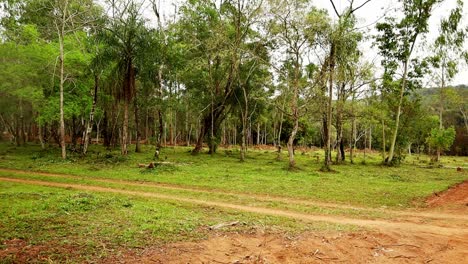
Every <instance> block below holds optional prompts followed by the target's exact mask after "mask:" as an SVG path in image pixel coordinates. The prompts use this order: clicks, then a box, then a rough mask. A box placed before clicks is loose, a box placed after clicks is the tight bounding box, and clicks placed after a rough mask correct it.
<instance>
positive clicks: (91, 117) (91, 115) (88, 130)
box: [83, 74, 99, 154]
mask: <svg viewBox="0 0 468 264" xmlns="http://www.w3.org/2000/svg"><path fill="white" fill-rule="evenodd" d="M98 86H99V80H98V76H97V75H96V74H94V94H93V106H92V107H91V112H90V113H89V120H88V125H87V126H86V130H85V137H84V145H83V154H86V152H87V151H88V144H89V137H90V134H91V132H92V131H93V122H94V111H95V109H96V104H97V93H98Z"/></svg>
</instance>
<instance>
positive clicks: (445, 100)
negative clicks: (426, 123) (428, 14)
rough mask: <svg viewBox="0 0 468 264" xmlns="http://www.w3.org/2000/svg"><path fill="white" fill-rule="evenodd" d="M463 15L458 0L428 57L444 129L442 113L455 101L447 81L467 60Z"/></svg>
mask: <svg viewBox="0 0 468 264" xmlns="http://www.w3.org/2000/svg"><path fill="white" fill-rule="evenodd" d="M462 15H463V1H461V0H458V1H457V6H456V7H455V8H454V9H453V10H452V11H451V12H450V14H449V16H448V17H444V18H442V19H441V21H440V25H439V36H438V37H437V38H436V40H435V43H434V45H433V52H434V55H432V56H430V57H429V62H430V64H431V66H432V67H433V71H434V75H433V76H434V79H435V80H434V81H435V83H436V85H437V86H438V87H439V90H438V96H437V97H438V98H437V99H436V101H437V108H438V112H439V129H440V130H443V129H444V124H443V114H444V111H445V110H446V107H447V106H449V105H453V104H454V102H455V101H456V97H457V95H456V92H455V91H453V90H448V89H447V83H449V82H450V81H451V80H453V78H454V77H455V75H456V74H457V73H458V70H459V69H458V68H459V66H458V65H459V62H460V60H462V59H464V60H465V61H467V62H468V51H466V50H465V49H464V44H465V38H466V35H467V33H468V28H463V27H462V26H461V19H462ZM441 150H442V149H441V148H440V147H439V148H437V155H436V162H439V160H440V152H441Z"/></svg>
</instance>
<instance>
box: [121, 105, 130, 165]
mask: <svg viewBox="0 0 468 264" xmlns="http://www.w3.org/2000/svg"><path fill="white" fill-rule="evenodd" d="M129 104H130V102H129V100H128V99H127V98H125V100H124V120H123V127H122V137H121V139H122V140H121V141H122V143H121V144H122V145H121V154H122V155H124V156H126V155H127V154H128V150H127V141H128V107H129Z"/></svg>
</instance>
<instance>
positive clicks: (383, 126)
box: [382, 119, 387, 162]
mask: <svg viewBox="0 0 468 264" xmlns="http://www.w3.org/2000/svg"><path fill="white" fill-rule="evenodd" d="M386 155H387V153H386V149H385V121H384V120H383V119H382V159H383V161H384V162H385V156H386Z"/></svg>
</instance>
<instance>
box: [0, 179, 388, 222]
mask: <svg viewBox="0 0 468 264" xmlns="http://www.w3.org/2000/svg"><path fill="white" fill-rule="evenodd" d="M1 176H3V177H7V178H17V179H32V180H42V181H47V182H58V183H70V184H80V185H92V186H101V187H109V188H114V189H121V190H129V191H140V192H145V193H157V194H163V195H169V196H175V197H180V198H189V199H198V200H203V201H213V202H223V203H231V204H237V205H246V206H255V207H268V208H275V209H281V210H289V211H295V212H304V213H314V214H325V215H342V216H348V217H353V216H354V217H359V218H391V217H394V215H392V214H391V213H388V212H380V211H371V210H366V209H348V208H334V207H324V206H322V205H320V206H319V205H308V204H301V203H295V202H293V201H289V200H287V199H285V200H284V201H280V200H275V198H277V197H273V198H270V197H268V196H250V195H245V194H235V193H219V192H218V193H214V192H213V190H211V191H205V190H201V191H191V190H180V189H179V190H174V189H167V188H164V187H158V186H157V185H143V184H140V183H136V184H134V185H128V184H127V183H132V182H119V183H118V182H103V181H100V179H92V178H88V177H86V178H83V177H79V176H74V177H69V176H65V175H63V177H59V176H57V175H55V176H45V175H35V174H33V173H27V174H24V173H14V172H2V171H0V177H1Z"/></svg>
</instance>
